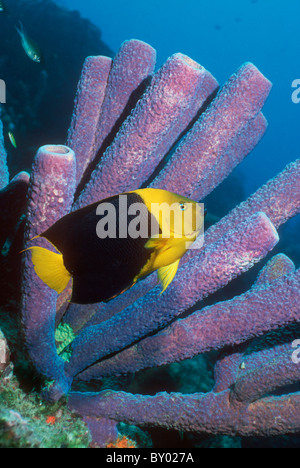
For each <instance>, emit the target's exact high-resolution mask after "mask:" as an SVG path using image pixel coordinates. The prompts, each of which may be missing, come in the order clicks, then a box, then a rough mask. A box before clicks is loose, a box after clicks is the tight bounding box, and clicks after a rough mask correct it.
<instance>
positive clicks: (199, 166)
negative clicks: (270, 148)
mask: <svg viewBox="0 0 300 468" xmlns="http://www.w3.org/2000/svg"><path fill="white" fill-rule="evenodd" d="M270 89H271V83H270V82H269V81H268V80H267V79H266V78H265V77H264V76H263V75H262V74H261V73H260V72H259V71H258V70H257V68H256V67H255V66H254V65H252V64H251V63H245V64H244V65H242V66H241V67H240V68H239V70H238V71H237V72H236V73H235V74H234V75H233V76H231V77H230V78H229V80H228V81H227V83H226V84H225V85H224V86H223V87H222V88H221V90H220V91H219V93H218V95H217V97H216V98H215V99H214V100H213V102H212V103H211V105H210V107H209V108H208V109H207V111H206V112H205V113H204V114H203V115H202V116H201V117H200V119H199V120H198V121H197V122H196V123H195V124H194V126H193V128H192V129H191V131H190V132H189V133H188V134H187V136H186V137H185V138H184V139H183V141H182V143H181V144H180V145H179V147H178V148H177V150H176V151H175V153H174V155H173V156H172V157H171V159H170V160H169V162H168V164H167V165H166V166H165V167H164V169H163V170H162V171H161V172H160V174H159V175H158V176H157V178H156V180H155V182H154V183H153V184H152V185H151V186H152V187H162V186H165V187H168V190H170V191H173V192H174V191H175V190H177V191H178V192H179V193H186V194H187V196H192V197H193V198H194V199H196V200H200V199H202V198H203V197H204V196H205V195H207V193H209V192H208V191H207V184H209V186H210V190H211V189H212V188H214V187H213V186H215V185H216V182H215V183H214V184H213V186H212V185H211V183H210V180H209V176H210V177H215V175H214V172H215V171H216V170H217V172H218V177H217V178H216V177H215V179H216V181H217V182H218V183H220V182H221V181H222V180H223V179H224V178H225V177H226V176H227V175H228V173H229V172H230V171H231V170H232V169H233V167H234V166H235V165H236V164H237V163H238V162H240V160H239V158H238V159H237V158H236V157H234V156H235V151H234V150H233V149H232V148H231V147H232V146H233V147H234V146H235V139H236V138H237V137H238V136H239V134H240V133H243V131H244V132H245V135H246V138H245V137H244V136H243V137H242V140H245V141H243V145H242V150H243V147H244V146H246V147H247V145H248V146H249V145H250V147H249V148H247V150H246V151H245V153H246V154H248V152H249V151H251V149H252V148H253V146H252V145H253V139H252V138H251V133H252V132H251V131H250V132H248V131H245V127H246V126H247V125H250V126H252V125H255V126H258V129H257V128H256V129H255V132H254V133H255V136H256V138H257V140H259V139H260V137H261V136H262V134H263V132H264V129H265V128H264V127H265V123H264V122H262V119H261V116H260V120H259V121H258V122H255V123H250V122H251V119H253V118H255V117H256V115H257V114H258V113H259V111H260V110H261V108H262V106H263V104H264V102H265V100H266V98H267V96H268V94H269V92H270ZM248 135H249V136H248ZM247 136H248V138H247ZM254 141H255V139H254ZM251 146H252V148H251ZM240 153H241V156H243V151H241V150H240ZM231 154H232V155H231ZM244 156H245V154H244ZM218 166H219V168H218ZM191 167H192V168H193V171H191V170H190V169H191ZM195 172H196V173H197V177H195Z"/></svg>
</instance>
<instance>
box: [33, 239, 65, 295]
mask: <svg viewBox="0 0 300 468" xmlns="http://www.w3.org/2000/svg"><path fill="white" fill-rule="evenodd" d="M26 250H31V254H32V263H33V265H34V271H35V272H36V274H37V275H38V277H39V278H40V279H41V280H42V281H43V282H44V283H46V284H47V286H49V288H51V289H54V290H55V291H56V292H57V293H58V294H60V293H61V292H62V291H63V290H64V289H65V288H66V287H67V285H68V282H69V281H70V278H71V274H70V273H69V272H68V270H67V269H66V267H65V265H64V262H63V256H62V254H59V253H55V252H51V251H50V250H47V249H44V248H43V247H29V248H28V249H26Z"/></svg>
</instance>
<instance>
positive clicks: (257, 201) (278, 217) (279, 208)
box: [77, 159, 300, 326]
mask: <svg viewBox="0 0 300 468" xmlns="http://www.w3.org/2000/svg"><path fill="white" fill-rule="evenodd" d="M257 211H262V212H264V213H266V214H267V216H268V217H269V218H270V220H271V221H272V222H273V224H274V225H275V227H276V228H278V227H279V226H281V225H282V224H283V223H285V222H286V221H287V220H288V219H290V218H292V217H293V216H295V215H296V214H298V213H299V212H300V159H298V160H296V161H295V162H293V163H290V164H288V165H287V166H286V168H285V169H284V170H283V171H282V172H281V173H279V174H278V175H277V176H276V177H274V179H271V180H269V181H268V182H267V183H266V184H265V185H263V186H262V187H260V188H259V189H258V190H257V191H256V192H255V193H254V194H253V195H251V196H250V197H249V198H248V199H247V200H246V201H244V202H242V203H241V204H240V205H238V206H237V207H236V208H234V209H233V210H232V211H231V212H230V213H229V214H228V215H226V216H224V218H222V219H221V220H220V221H219V222H218V223H216V224H214V225H213V226H211V227H210V228H209V229H208V230H207V231H206V233H205V244H204V247H203V248H204V250H205V249H206V248H207V247H208V246H209V245H210V244H212V243H214V242H216V241H217V240H218V239H220V238H221V237H222V236H224V235H225V234H226V232H228V231H229V230H231V229H234V228H235V227H236V226H237V225H238V224H239V223H240V222H242V221H245V220H246V219H247V217H250V216H251V215H252V214H254V213H256V212H257ZM197 253H198V251H197V250H189V251H188V252H187V253H186V254H185V255H184V257H183V258H182V259H181V263H180V264H181V265H183V264H184V263H186V262H187V261H189V260H190V259H191V258H193V257H194V256H195V255H197ZM156 282H157V280H156V276H155V275H152V276H150V277H149V278H147V279H146V280H145V281H144V282H143V283H141V284H139V283H138V284H137V285H136V286H135V287H134V288H132V289H131V290H129V291H127V292H126V293H125V295H122V296H120V297H117V298H116V299H114V300H113V301H112V302H111V303H110V304H106V305H105V304H100V305H99V311H97V310H96V307H95V306H94V308H93V311H94V314H96V315H95V318H94V320H93V322H92V323H91V324H95V323H97V322H98V321H99V322H100V321H101V317H102V316H103V315H104V314H105V313H106V310H107V313H108V314H110V315H113V314H115V313H118V312H119V311H120V310H122V309H123V308H124V306H125V307H127V306H128V305H129V304H130V303H133V302H134V301H135V300H136V299H137V298H139V297H141V296H143V295H144V294H145V293H146V291H149V290H151V289H152V288H154V287H155V285H156ZM98 314H99V315H100V317H99V318H98ZM77 326H78V325H77Z"/></svg>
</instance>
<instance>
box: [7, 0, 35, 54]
mask: <svg viewBox="0 0 300 468" xmlns="http://www.w3.org/2000/svg"><path fill="white" fill-rule="evenodd" d="M0 1H1V0H0ZM16 30H17V32H18V33H19V35H20V37H21V43H22V47H23V49H24V50H25V52H26V54H27V56H28V57H29V58H30V59H31V60H33V61H34V62H37V63H40V62H41V60H42V54H41V51H40V49H39V46H38V45H37V43H36V42H35V41H34V40H33V39H31V38H30V37H29V36H28V34H27V33H26V32H25V29H24V26H23V24H22V23H21V21H19V27H18V26H16Z"/></svg>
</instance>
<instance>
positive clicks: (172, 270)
mask: <svg viewBox="0 0 300 468" xmlns="http://www.w3.org/2000/svg"><path fill="white" fill-rule="evenodd" d="M178 265H179V260H176V261H175V262H174V263H171V264H170V265H167V266H164V267H161V268H159V269H158V270H157V276H158V279H159V281H160V282H161V285H162V291H161V293H160V294H162V293H163V292H164V291H165V290H166V289H167V287H168V286H169V285H170V284H171V282H172V281H173V279H174V276H175V275H176V272H177V269H178Z"/></svg>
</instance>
